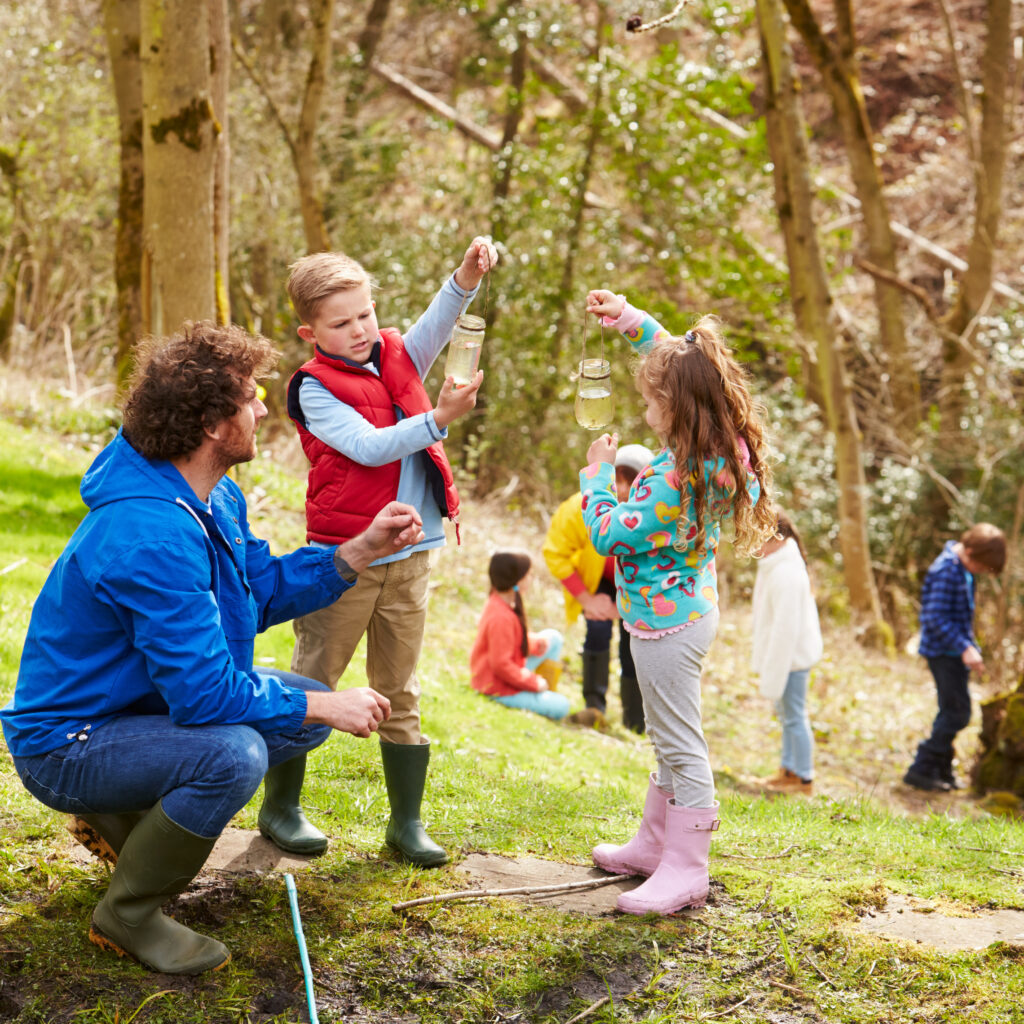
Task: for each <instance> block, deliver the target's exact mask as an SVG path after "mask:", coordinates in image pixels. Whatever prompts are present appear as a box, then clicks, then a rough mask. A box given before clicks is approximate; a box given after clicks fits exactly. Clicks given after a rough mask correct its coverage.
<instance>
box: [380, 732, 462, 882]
mask: <svg viewBox="0 0 1024 1024" xmlns="http://www.w3.org/2000/svg"><path fill="white" fill-rule="evenodd" d="M380 759H381V763H382V764H383V765H384V783H385V785H386V786H387V790H388V801H389V803H390V804H391V817H390V818H389V819H388V827H387V831H386V832H385V833H384V841H385V842H386V843H387V844H388V846H390V847H391V849H393V850H395V851H397V852H398V853H399V854H401V856H402V857H404V858H405V859H406V860H407V861H409V862H410V863H411V864H418V865H419V866H420V867H421V868H438V867H440V866H441V865H442V864H447V863H448V854H447V853H445V852H444V850H442V849H441V847H440V846H438V845H437V843H435V842H434V840H433V839H431V838H430V836H428V835H427V833H426V832H425V831H424V830H423V822H422V821H420V803H421V802H422V800H423V787H424V785H425V784H426V781H427V764H428V762H429V761H430V744H429V743H426V742H423V743H408V744H406V743H385V742H384V740H381V742H380Z"/></svg>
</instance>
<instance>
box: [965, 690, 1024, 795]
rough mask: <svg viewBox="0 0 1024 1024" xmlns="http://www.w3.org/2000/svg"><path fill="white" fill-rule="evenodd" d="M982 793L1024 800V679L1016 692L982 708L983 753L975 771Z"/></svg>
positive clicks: (978, 786)
mask: <svg viewBox="0 0 1024 1024" xmlns="http://www.w3.org/2000/svg"><path fill="white" fill-rule="evenodd" d="M971 781H972V784H973V786H974V788H975V789H976V790H977V791H978V792H979V793H992V792H1002V793H1013V794H1014V795H1015V796H1016V797H1018V798H1020V799H1024V679H1022V680H1021V682H1020V683H1019V684H1018V686H1017V689H1016V690H1014V691H1013V692H1012V693H1007V694H1003V695H1002V696H1001V697H995V698H994V699H992V700H988V701H985V702H984V703H983V704H982V706H981V753H980V754H979V756H978V760H977V761H976V762H975V765H974V768H973V770H972V772H971Z"/></svg>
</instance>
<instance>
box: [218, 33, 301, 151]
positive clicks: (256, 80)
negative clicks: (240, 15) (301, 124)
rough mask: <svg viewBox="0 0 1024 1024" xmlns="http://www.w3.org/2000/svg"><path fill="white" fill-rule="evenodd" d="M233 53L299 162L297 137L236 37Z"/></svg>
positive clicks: (232, 48) (232, 45)
mask: <svg viewBox="0 0 1024 1024" xmlns="http://www.w3.org/2000/svg"><path fill="white" fill-rule="evenodd" d="M231 52H232V53H234V55H235V56H236V57H237V58H238V62H239V63H240V64H241V65H242V67H243V68H245V70H246V73H247V74H248V75H249V77H250V78H251V79H252V82H253V84H254V85H255V86H256V88H257V89H258V90H259V93H260V95H261V96H262V97H263V99H264V100H266V103H267V106H268V107H269V108H270V116H271V117H273V119H274V120H275V121H276V122H277V126H278V128H280V129H281V134H282V135H283V136H284V141H285V143H286V144H287V145H288V149H289V150H290V151H291V154H292V159H293V160H297V159H298V152H299V151H298V145H297V143H296V141H295V137H294V136H293V135H292V130H291V128H289V127H288V122H287V121H285V119H284V114H282V113H281V108H280V107H279V106H278V105H277V101H276V100H275V99H274V97H273V96H271V95H270V90H269V89H268V88H267V83H266V82H265V81H264V80H263V76H262V75H261V74H260V73H259V72H258V71H257V70H256V66H255V65H254V64H253V62H252V61H251V60H250V59H249V55H248V54H247V53H246V52H245V50H243V49H242V44H241V43H239V41H238V40H237V39H236V38H235V37H234V36H232V37H231Z"/></svg>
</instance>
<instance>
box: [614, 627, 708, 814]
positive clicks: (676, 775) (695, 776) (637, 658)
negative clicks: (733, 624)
mask: <svg viewBox="0 0 1024 1024" xmlns="http://www.w3.org/2000/svg"><path fill="white" fill-rule="evenodd" d="M717 630H718V609H717V608H713V609H712V610H711V611H710V612H708V613H707V614H706V615H703V616H701V618H699V619H697V620H695V621H694V622H691V623H690V624H689V625H688V626H686V627H685V628H684V629H680V630H678V631H677V632H675V633H667V634H665V635H664V636H660V637H658V638H657V639H653V640H641V639H638V638H636V637H635V635H634V636H631V637H630V651H631V652H632V655H633V661H634V663H635V664H636V674H637V680H638V681H639V683H640V692H641V693H642V694H643V698H644V716H645V717H646V719H647V735H648V736H649V737H650V739H651V743H653V744H654V756H655V757H656V758H657V762H658V775H657V783H658V785H659V786H660V787H661V788H662V789H669V790H671V791H672V792H673V794H674V796H675V801H676V803H677V804H679V805H681V806H683V807H711V806H712V805H713V804H714V802H715V780H714V778H713V776H712V774H711V762H710V760H709V759H708V745H707V741H706V740H705V739H704V731H703V729H702V728H701V717H700V670H701V664H702V663H703V661H704V656H705V655H706V654H707V653H708V648H709V647H710V646H711V641H712V640H714V638H715V633H716V631H717Z"/></svg>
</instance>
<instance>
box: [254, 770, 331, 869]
mask: <svg viewBox="0 0 1024 1024" xmlns="http://www.w3.org/2000/svg"><path fill="white" fill-rule="evenodd" d="M305 778H306V755H305V754H298V755H296V756H295V757H292V758H289V760H287V761H282V762H281V763H280V764H276V765H274V767H273V768H269V769H268V770H267V774H266V775H264V776H263V805H262V806H261V807H260V816H259V819H258V822H257V824H258V825H259V829H260V833H261V834H262V835H264V836H266V837H267V839H269V840H270V841H271V842H272V843H273V844H274V845H275V846H278V847H280V848H281V849H282V850H287V851H288V852H289V853H304V854H308V855H313V854H317V853H323V852H324V850H326V849H327V836H325V835H324V834H323V832H321V831H320V829H318V828H317V827H316V826H315V825H313V824H312V823H311V822H310V821H309V820H308V819H307V818H306V815H305V813H304V812H303V810H302V807H301V806H300V805H299V799H300V797H301V796H302V783H303V781H304V780H305Z"/></svg>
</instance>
